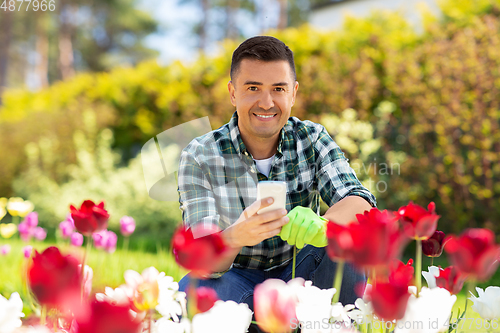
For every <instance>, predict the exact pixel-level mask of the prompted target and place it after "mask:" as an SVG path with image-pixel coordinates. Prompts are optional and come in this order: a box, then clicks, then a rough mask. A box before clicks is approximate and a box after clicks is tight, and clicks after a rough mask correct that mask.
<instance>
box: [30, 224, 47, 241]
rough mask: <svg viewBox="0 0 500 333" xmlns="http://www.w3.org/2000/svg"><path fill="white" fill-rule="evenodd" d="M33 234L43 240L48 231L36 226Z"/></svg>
mask: <svg viewBox="0 0 500 333" xmlns="http://www.w3.org/2000/svg"><path fill="white" fill-rule="evenodd" d="M33 236H34V237H35V238H36V239H38V240H39V241H43V240H44V239H45V238H46V237H47V231H45V229H44V228H42V227H36V228H35V229H34V230H33Z"/></svg>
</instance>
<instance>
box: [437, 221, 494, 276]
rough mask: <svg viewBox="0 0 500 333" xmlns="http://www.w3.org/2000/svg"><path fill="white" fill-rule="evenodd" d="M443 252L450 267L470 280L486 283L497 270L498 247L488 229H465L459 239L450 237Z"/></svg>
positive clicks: (491, 232)
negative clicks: (454, 267)
mask: <svg viewBox="0 0 500 333" xmlns="http://www.w3.org/2000/svg"><path fill="white" fill-rule="evenodd" d="M445 251H446V253H448V255H449V259H450V262H451V263H452V265H453V266H456V267H457V268H458V270H459V271H461V272H462V273H464V274H467V275H468V278H470V279H474V280H478V281H486V280H488V279H489V278H490V277H491V276H492V275H493V273H495V271H496V269H497V268H498V264H499V261H498V258H499V257H500V246H498V245H497V244H495V234H494V233H493V231H491V230H489V229H466V230H465V231H464V232H462V234H460V236H459V237H456V236H451V237H450V239H449V241H448V242H447V243H446V246H445Z"/></svg>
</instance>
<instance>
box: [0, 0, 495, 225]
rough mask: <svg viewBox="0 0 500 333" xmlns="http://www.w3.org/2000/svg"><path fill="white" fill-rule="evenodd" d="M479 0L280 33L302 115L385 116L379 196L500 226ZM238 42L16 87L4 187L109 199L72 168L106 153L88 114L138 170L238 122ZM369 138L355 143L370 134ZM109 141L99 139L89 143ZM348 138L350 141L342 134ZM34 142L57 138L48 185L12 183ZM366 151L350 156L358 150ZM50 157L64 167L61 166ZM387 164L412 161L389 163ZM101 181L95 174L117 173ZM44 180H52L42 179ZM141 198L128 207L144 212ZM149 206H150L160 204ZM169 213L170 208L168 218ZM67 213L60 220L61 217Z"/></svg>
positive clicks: (491, 20) (4, 114)
mask: <svg viewBox="0 0 500 333" xmlns="http://www.w3.org/2000/svg"><path fill="white" fill-rule="evenodd" d="M471 4H472V2H471V1H466V0H460V1H452V0H443V1H441V6H442V8H443V13H444V15H443V18H442V19H441V20H438V19H435V18H432V17H430V16H429V15H427V16H426V20H425V31H424V33H423V34H420V35H418V34H416V33H415V32H414V31H413V30H412V28H411V27H410V26H409V25H408V24H407V22H405V21H404V19H402V17H401V16H400V15H399V14H397V13H387V12H378V13H373V14H372V15H371V16H370V17H368V18H363V19H355V18H350V19H348V20H346V24H345V26H344V28H343V29H342V30H340V31H333V32H318V31H315V30H314V29H312V28H311V27H309V26H307V25H306V26H302V27H300V28H290V29H286V30H284V31H280V32H270V34H273V35H275V36H276V37H278V38H280V39H282V40H283V41H284V42H285V43H286V44H288V45H289V46H290V47H291V49H292V50H293V51H294V53H295V58H296V66H297V75H298V78H299V82H300V89H299V92H298V96H297V101H296V104H295V106H294V108H293V111H292V114H293V115H295V116H297V117H299V118H301V119H310V120H313V121H318V122H321V121H322V119H327V118H324V117H329V116H336V117H342V115H341V113H342V112H343V111H344V110H346V109H350V108H351V109H354V110H356V112H357V115H356V120H355V121H361V122H367V123H371V124H372V125H373V128H374V129H373V130H374V132H373V135H372V137H371V138H370V139H368V140H369V141H373V142H376V144H377V145H378V144H380V149H378V150H373V151H372V154H371V155H370V156H365V157H363V158H366V159H365V160H363V159H362V158H361V160H362V161H363V162H364V163H375V164H374V165H376V166H377V167H378V168H379V169H378V170H377V171H375V168H373V169H372V170H370V171H369V172H368V173H371V175H370V176H369V177H375V178H374V180H375V179H376V181H384V182H386V183H387V185H388V189H387V190H386V191H383V192H382V191H381V192H380V193H378V194H377V199H378V203H379V207H380V208H389V209H397V208H398V207H399V206H401V205H404V204H406V203H407V202H408V200H414V201H416V202H417V203H418V204H421V205H427V203H428V202H429V201H435V202H436V203H437V207H438V209H437V211H438V213H439V214H441V215H442V218H441V222H440V225H441V226H442V228H443V229H444V231H454V232H458V231H459V230H460V229H462V228H463V227H466V226H470V227H474V226H487V227H490V228H492V229H493V230H495V231H497V232H498V230H497V228H498V227H497V224H496V223H495V222H496V221H498V220H500V204H499V203H500V186H499V185H498V182H496V181H495V180H496V179H499V176H500V174H499V173H500V163H498V162H499V156H500V146H499V142H500V137H499V135H500V134H499V133H500V131H499V130H498V129H499V122H500V114H499V111H498V110H499V109H500V107H499V105H498V100H499V99H498V96H500V94H499V91H498V90H499V87H500V83H499V82H500V70H499V68H500V66H499V65H500V64H499V62H500V60H499V59H500V53H499V52H500V41H499V37H498V36H499V28H500V19H499V16H500V0H480V1H478V2H474V4H473V5H471ZM235 47H236V43H234V42H225V44H224V47H223V51H221V54H220V55H218V56H216V57H212V58H209V57H200V58H199V59H198V60H197V61H196V62H194V63H193V64H189V65H187V64H182V63H180V62H175V63H172V64H170V65H168V66H164V67H163V66H160V65H158V64H157V63H156V62H145V63H142V64H140V65H138V66H137V67H136V68H119V69H116V70H113V71H111V72H109V73H103V74H98V75H89V74H81V75H78V76H77V77H75V78H74V79H73V80H70V81H67V82H64V83H60V84H56V85H53V86H52V87H50V88H49V89H47V90H44V91H41V92H38V93H32V92H28V91H7V92H6V93H5V95H4V102H5V104H4V105H3V106H2V108H1V109H0V146H1V147H2V148H3V153H4V154H3V156H5V158H3V159H2V163H0V173H1V174H2V175H3V177H2V178H1V179H0V193H4V194H3V196H10V195H13V194H17V195H21V196H24V197H27V198H31V197H32V196H39V197H40V199H37V200H38V201H37V202H38V203H41V202H43V201H44V200H45V201H46V204H45V206H46V207H48V206H49V205H50V203H49V201H50V200H56V199H49V198H50V197H44V196H46V195H49V193H51V192H50V191H51V190H48V188H52V187H54V188H56V187H57V188H59V190H57V191H54V193H59V191H61V189H66V192H65V194H64V195H67V196H68V198H71V199H72V200H76V197H75V199H73V197H72V196H75V194H71V193H72V191H74V189H75V188H71V187H67V186H68V185H64V184H70V183H74V184H79V186H82V188H84V189H85V190H91V191H90V192H87V193H85V194H82V197H79V199H83V197H85V196H90V195H96V200H98V199H99V197H98V196H97V194H99V195H101V192H102V191H103V190H101V189H99V186H97V185H95V184H94V182H95V183H96V184H98V182H96V181H95V180H94V178H92V177H95V176H93V175H92V174H90V175H86V176H78V177H79V178H78V177H76V178H75V176H74V175H72V174H71V173H69V172H67V171H66V172H60V170H59V169H65V168H67V167H66V166H67V165H79V168H80V170H86V171H85V172H87V171H88V170H92V169H86V167H85V168H84V165H85V164H86V163H91V162H88V161H87V160H89V161H90V159H91V158H97V157H95V156H94V157H92V155H93V154H94V152H93V151H90V152H88V153H87V155H88V156H87V157H85V158H83V157H81V156H79V154H80V155H81V153H79V151H80V148H78V146H77V145H75V141H74V140H73V136H74V135H75V133H80V132H81V131H85V126H86V125H85V117H84V114H85V112H86V111H88V110H93V112H95V114H96V115H97V120H96V130H95V132H96V133H106V131H104V132H103V130H104V129H105V128H110V129H111V130H112V133H113V137H114V141H113V142H114V143H113V144H112V148H113V149H114V151H116V152H119V153H120V156H121V160H120V161H114V162H113V163H115V164H114V165H115V166H116V165H120V163H122V165H128V166H127V167H126V168H125V170H127V168H130V169H133V160H132V161H131V162H130V164H128V161H129V160H131V159H133V158H134V157H135V156H136V154H137V153H138V151H139V149H140V147H142V145H143V144H144V143H145V142H146V141H147V140H149V139H150V138H151V137H153V136H154V135H156V134H158V133H160V132H162V131H163V130H166V129H168V128H171V127H173V126H176V125H178V124H181V123H184V122H186V121H189V120H193V119H196V118H199V117H203V116H207V115H209V116H210V122H211V124H212V127H213V128H217V127H218V126H220V125H222V124H224V123H226V122H227V121H228V119H229V118H230V115H231V114H232V112H234V108H233V107H232V106H231V104H230V103H229V98H228V93H227V82H228V80H229V67H230V59H231V53H232V51H233V50H234V48H235ZM388 110H390V112H388ZM325 121H326V120H325ZM331 131H332V132H334V133H335V134H334V135H340V134H339V133H336V130H335V129H331ZM356 135H357V133H353V135H352V136H351V140H354V143H355V144H360V143H361V142H360V141H359V139H356V138H355V137H356ZM41 138H44V139H43V140H42V139H41ZM98 138H99V136H94V137H92V136H90V137H87V139H88V140H89V144H90V145H92V144H95V143H96V142H97V141H96V140H98ZM339 139H340V141H342V140H344V142H347V141H346V140H345V139H342V135H340V137H339ZM356 140H358V141H356ZM30 142H37V147H38V148H37V149H48V148H47V147H50V146H51V147H52V148H51V149H53V150H52V151H53V154H52V155H53V156H52V157H50V156H49V157H47V156H45V154H44V156H45V157H43V158H41V159H40V161H39V164H41V163H45V166H44V168H43V169H40V170H41V171H40V172H41V174H43V175H44V177H41V179H40V180H37V179H34V181H35V183H36V184H39V185H37V186H38V187H36V186H34V185H28V181H27V180H26V179H28V178H26V177H27V176H23V177H24V179H25V180H24V185H23V182H22V181H20V182H16V186H15V187H14V188H12V179H13V178H14V177H15V176H18V175H20V174H21V171H22V170H26V168H32V166H28V164H27V161H26V159H25V158H24V154H21V153H19V152H21V151H23V149H24V147H25V146H26V145H27V144H29V143H30ZM77 143H78V142H77ZM347 145H349V143H347ZM31 146H33V145H31ZM33 147H34V146H33ZM346 147H347V146H346ZM366 147H368V146H366ZM366 147H365V149H367V148H366ZM374 147H375V146H374V143H372V148H374ZM359 148H361V147H359ZM348 149H349V148H348ZM32 150H33V152H34V151H35V150H34V149H32ZM33 152H31V153H33ZM356 154H358V153H356V152H354V155H353V156H349V158H351V160H353V161H355V160H357V159H359V158H360V157H359V156H358V155H356ZM51 158H52V159H53V160H55V161H57V163H55V162H51V163H49V162H50V159H51ZM43 159H48V160H49V161H48V162H44V161H43ZM29 160H31V159H29ZM30 163H31V162H30ZM117 163H118V164H117ZM384 164H385V165H387V166H389V167H390V166H392V165H394V166H399V167H398V169H397V171H396V169H395V168H392V167H391V168H390V169H391V170H390V171H391V172H392V173H391V172H389V173H387V171H385V172H382V171H381V168H383V166H384ZM30 165H31V164H30ZM368 167H369V165H368V166H367V168H368ZM34 172H35V171H31V173H32V174H33V173H34ZM117 172H119V171H117ZM91 175H92V176H91ZM366 176H367V175H366ZM366 176H365V175H361V178H364V179H366ZM82 177H83V178H82ZM85 177H89V178H88V179H87V178H85ZM99 177H101V178H99ZM99 177H97V178H95V179H102V180H106V181H107V182H109V181H111V180H110V179H114V178H113V177H111V178H110V179H108V178H107V177H105V176H99ZM124 177H125V176H124ZM43 179H50V182H49V181H47V180H43ZM113 181H114V182H117V183H116V184H115V183H111V184H113V186H115V185H116V186H124V185H122V184H119V180H113ZM43 182H45V183H46V184H44V185H45V187H46V188H47V189H38V188H43V186H41V185H40V184H42V183H43ZM55 184H59V185H57V186H56V185H55ZM92 184H94V185H92ZM107 184H108V183H107ZM13 189H14V190H13ZM37 191H38V192H37ZM78 191H79V190H78ZM13 192H15V193H13ZM110 192H112V191H110ZM37 193H38V194H37ZM41 193H44V194H41ZM94 193H95V194H94ZM62 197H63V195H62V194H58V196H57V198H62ZM112 197H113V196H112ZM115 197H116V196H115ZM116 200H117V201H119V199H116ZM34 201H36V200H34ZM67 201H68V200H67V199H66V201H65V202H67ZM131 201H132V200H129V201H127V205H126V206H127V209H132V208H129V207H130V206H131V204H129V202H131ZM54 202H55V201H54ZM112 202H113V200H111V201H110V205H111V206H112V205H113V203H112ZM137 202H138V201H137ZM142 204H143V203H140V205H142ZM144 204H145V203H144ZM151 205H153V203H151ZM155 205H156V203H155ZM158 205H160V204H159V203H158ZM111 206H110V207H111ZM132 206H133V205H132ZM117 207H118V204H117ZM113 208H114V207H113ZM55 209H56V208H52V210H55ZM58 209H59V208H58ZM64 209H66V208H64ZM45 210H46V211H50V209H49V208H46V209H45ZM61 210H62V209H61ZM138 210H139V208H138ZM145 210H146V209H142V210H141V213H140V214H143V215H144V214H149V213H147V212H144V211H145ZM167 211H168V212H167ZM170 211H173V210H172V209H170V210H169V209H166V208H165V212H166V214H167V215H168V214H170ZM175 212H176V213H178V210H177V208H176V209H175ZM167 215H165V216H164V215H161V218H167V217H166V216H167ZM54 216H58V218H61V217H62V213H61V212H58V213H57V214H55V213H54Z"/></svg>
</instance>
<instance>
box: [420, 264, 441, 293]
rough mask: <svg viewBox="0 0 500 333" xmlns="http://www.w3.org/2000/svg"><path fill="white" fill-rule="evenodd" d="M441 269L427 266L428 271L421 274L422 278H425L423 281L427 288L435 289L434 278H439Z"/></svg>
mask: <svg viewBox="0 0 500 333" xmlns="http://www.w3.org/2000/svg"><path fill="white" fill-rule="evenodd" d="M442 270H443V269H441V268H439V267H437V266H429V271H428V272H425V271H424V272H422V275H423V277H424V278H425V281H427V286H428V287H429V288H431V289H432V288H436V287H437V285H436V278H437V277H438V276H439V274H440V271H442Z"/></svg>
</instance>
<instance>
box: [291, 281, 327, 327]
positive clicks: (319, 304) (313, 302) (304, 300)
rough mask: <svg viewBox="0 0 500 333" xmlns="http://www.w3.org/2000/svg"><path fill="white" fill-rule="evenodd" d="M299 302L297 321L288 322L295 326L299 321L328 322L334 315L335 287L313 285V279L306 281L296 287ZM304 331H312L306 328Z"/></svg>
mask: <svg viewBox="0 0 500 333" xmlns="http://www.w3.org/2000/svg"><path fill="white" fill-rule="evenodd" d="M295 290H296V294H297V300H298V304H297V306H296V314H297V319H298V321H297V322H295V323H294V322H293V320H292V321H291V322H289V323H288V325H291V326H293V325H294V324H298V322H325V320H326V322H328V321H329V320H330V317H331V316H332V307H333V305H332V297H333V295H334V294H335V292H336V290H335V288H330V289H320V288H318V287H316V286H313V285H312V281H305V283H304V285H303V286H299V287H297V288H296V289H295ZM302 332H303V333H307V332H310V331H309V330H307V329H306V328H303V329H302Z"/></svg>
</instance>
